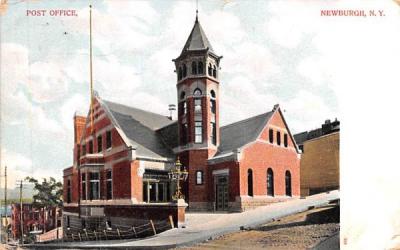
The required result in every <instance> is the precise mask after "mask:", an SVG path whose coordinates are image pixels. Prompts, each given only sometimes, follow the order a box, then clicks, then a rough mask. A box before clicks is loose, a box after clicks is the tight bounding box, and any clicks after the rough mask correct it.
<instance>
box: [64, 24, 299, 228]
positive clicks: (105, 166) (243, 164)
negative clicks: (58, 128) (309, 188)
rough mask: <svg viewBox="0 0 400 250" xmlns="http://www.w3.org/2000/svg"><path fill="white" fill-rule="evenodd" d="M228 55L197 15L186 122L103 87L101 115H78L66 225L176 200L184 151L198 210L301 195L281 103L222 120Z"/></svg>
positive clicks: (186, 77) (186, 53)
mask: <svg viewBox="0 0 400 250" xmlns="http://www.w3.org/2000/svg"><path fill="white" fill-rule="evenodd" d="M221 58H222V57H221V56H218V55H217V54H216V52H215V51H214V50H213V48H212V46H211V44H210V42H209V40H208V39H207V37H206V35H205V33H204V31H203V29H202V27H201V25H200V23H199V21H198V20H197V17H196V21H195V24H194V27H193V29H192V31H191V33H190V35H189V37H188V39H187V41H186V43H185V45H184V48H183V50H182V52H181V54H180V55H179V56H178V57H177V58H176V59H174V60H173V61H174V63H175V66H176V73H177V83H176V88H177V103H178V119H177V120H171V119H170V118H169V117H165V116H162V115H159V114H155V113H151V112H148V111H144V110H140V109H136V108H133V107H128V106H125V105H121V104H117V103H113V102H110V101H107V100H103V99H102V98H100V96H99V95H98V94H96V95H95V97H94V101H93V102H94V105H93V109H92V113H89V114H88V116H87V117H83V116H78V115H76V116H75V117H74V130H75V146H74V160H73V162H74V164H73V166H72V167H70V168H67V169H65V170H64V215H65V221H64V222H65V225H67V227H82V226H87V221H88V219H90V220H92V222H91V224H92V225H93V224H96V223H97V224H101V223H103V224H104V223H105V222H106V223H107V224H111V225H115V224H118V225H122V224H129V223H134V222H133V221H132V220H130V219H129V217H130V216H131V215H133V214H136V213H137V211H138V210H140V206H137V204H154V205H155V206H156V204H155V203H168V202H170V201H171V194H173V193H174V191H175V183H171V181H170V180H169V179H168V172H169V170H170V169H171V167H172V166H174V163H175V161H176V159H177V157H179V158H180V160H181V162H182V163H183V165H184V166H185V167H186V168H187V170H188V172H189V177H188V180H187V181H186V182H185V183H184V188H183V191H184V194H185V200H186V202H188V204H189V209H190V210H209V211H220V210H223V211H224V210H229V211H243V210H246V209H249V208H252V207H254V206H258V205H265V204H269V203H272V202H279V201H283V200H287V199H290V198H293V197H299V195H300V183H299V182H300V171H299V170H300V153H299V151H298V148H297V146H296V143H295V141H294V139H293V136H292V134H291V133H290V130H289V127H288V125H287V123H286V120H285V118H284V116H283V114H282V112H281V109H280V107H279V105H275V106H274V107H273V109H272V110H271V111H269V112H266V113H264V114H260V115H257V116H254V117H250V118H248V119H245V120H242V121H238V122H235V123H233V124H229V125H227V126H223V127H220V122H219V116H220V115H219V112H220V105H219V97H220V91H219V84H220V82H219V69H220V61H221ZM171 86H172V83H171ZM92 115H93V124H92V122H91V117H92ZM133 206H135V209H136V210H132V209H131V208H132V207H133ZM152 209H153V208H152ZM152 211H153V210H152ZM140 214H141V215H143V216H149V214H148V213H147V214H146V212H140Z"/></svg>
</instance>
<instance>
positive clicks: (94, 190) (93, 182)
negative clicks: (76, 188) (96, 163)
mask: <svg viewBox="0 0 400 250" xmlns="http://www.w3.org/2000/svg"><path fill="white" fill-rule="evenodd" d="M89 181H90V191H89V199H90V200H98V199H100V175H99V173H98V172H92V173H90V174H89Z"/></svg>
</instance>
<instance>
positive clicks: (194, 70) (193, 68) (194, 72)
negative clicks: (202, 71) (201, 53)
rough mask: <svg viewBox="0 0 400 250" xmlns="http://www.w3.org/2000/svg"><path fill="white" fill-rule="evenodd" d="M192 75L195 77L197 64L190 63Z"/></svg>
mask: <svg viewBox="0 0 400 250" xmlns="http://www.w3.org/2000/svg"><path fill="white" fill-rule="evenodd" d="M192 75H197V64H196V62H192Z"/></svg>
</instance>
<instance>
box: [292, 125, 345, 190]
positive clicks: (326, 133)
mask: <svg viewBox="0 0 400 250" xmlns="http://www.w3.org/2000/svg"><path fill="white" fill-rule="evenodd" d="M294 138H295V140H296V142H297V144H298V145H299V147H300V149H301V150H302V151H303V153H302V157H301V162H300V183H301V184H300V193H301V196H308V195H313V194H316V193H321V192H325V191H329V190H335V189H339V186H340V185H339V184H340V178H339V177H340V168H339V144H340V122H339V121H338V120H335V121H333V122H331V121H330V120H326V121H325V123H324V124H322V126H321V128H318V129H314V130H311V131H306V132H303V133H299V134H296V135H294Z"/></svg>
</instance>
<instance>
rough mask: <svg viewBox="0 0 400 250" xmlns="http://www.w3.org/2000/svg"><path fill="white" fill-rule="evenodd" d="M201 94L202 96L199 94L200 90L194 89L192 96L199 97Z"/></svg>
mask: <svg viewBox="0 0 400 250" xmlns="http://www.w3.org/2000/svg"><path fill="white" fill-rule="evenodd" d="M201 94H202V92H201V90H200V89H198V88H197V89H195V90H194V91H193V95H194V96H201Z"/></svg>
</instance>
